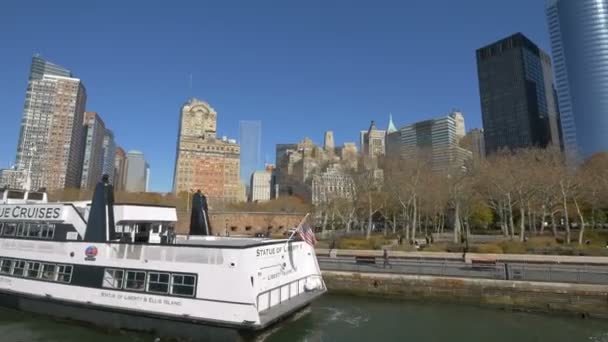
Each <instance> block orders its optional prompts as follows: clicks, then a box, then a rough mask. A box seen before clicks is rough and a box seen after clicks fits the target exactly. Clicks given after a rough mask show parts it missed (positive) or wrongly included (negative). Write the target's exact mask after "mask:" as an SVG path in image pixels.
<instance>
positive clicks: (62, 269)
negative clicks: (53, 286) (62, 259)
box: [57, 265, 72, 283]
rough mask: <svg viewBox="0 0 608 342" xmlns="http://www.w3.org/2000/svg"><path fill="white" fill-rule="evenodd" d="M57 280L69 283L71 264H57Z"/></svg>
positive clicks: (70, 279)
mask: <svg viewBox="0 0 608 342" xmlns="http://www.w3.org/2000/svg"><path fill="white" fill-rule="evenodd" d="M57 281H59V282H62V283H69V282H70V281H72V266H68V265H59V266H57Z"/></svg>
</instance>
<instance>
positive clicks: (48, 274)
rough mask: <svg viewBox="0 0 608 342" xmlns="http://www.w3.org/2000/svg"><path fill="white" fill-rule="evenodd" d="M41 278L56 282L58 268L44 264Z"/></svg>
mask: <svg viewBox="0 0 608 342" xmlns="http://www.w3.org/2000/svg"><path fill="white" fill-rule="evenodd" d="M41 278H42V279H44V280H56V278H57V266H56V265H52V264H43V265H42V276H41Z"/></svg>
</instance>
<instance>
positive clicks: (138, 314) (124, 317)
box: [0, 290, 310, 342]
mask: <svg viewBox="0 0 608 342" xmlns="http://www.w3.org/2000/svg"><path fill="white" fill-rule="evenodd" d="M309 304H310V303H305V304H303V305H302V306H299V307H294V308H292V310H291V312H290V313H289V314H288V315H285V316H284V317H282V318H281V319H280V320H277V321H275V322H273V323H272V324H271V325H268V326H265V327H264V328H263V329H262V328H260V327H254V326H252V327H251V328H250V329H244V328H243V327H236V326H234V327H233V326H221V325H216V324H213V323H210V322H204V321H199V320H194V319H191V318H188V317H180V318H176V317H167V316H162V315H157V314H153V313H148V312H143V311H137V310H124V309H117V308H110V307H102V306H98V305H93V304H87V303H76V302H69V301H64V300H58V299H55V298H52V297H46V296H45V297H42V296H31V295H27V294H23V293H18V292H13V291H5V290H0V307H4V308H8V309H12V310H17V311H22V312H27V313H33V314H39V315H44V316H49V317H52V318H55V319H61V320H69V321H75V322H79V323H84V324H90V325H93V326H96V327H100V328H109V329H112V330H128V331H134V332H140V333H146V334H151V335H153V336H154V337H168V338H183V339H187V340H188V341H218V342H219V341H254V340H256V339H257V338H258V337H259V336H267V333H268V332H269V331H271V330H272V329H269V328H271V327H273V326H276V325H277V323H279V322H280V321H284V320H289V319H290V318H293V317H296V316H297V314H298V313H299V312H302V311H303V310H304V309H306V308H307V307H308V305H309Z"/></svg>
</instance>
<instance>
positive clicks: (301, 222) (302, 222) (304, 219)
mask: <svg viewBox="0 0 608 342" xmlns="http://www.w3.org/2000/svg"><path fill="white" fill-rule="evenodd" d="M308 215H310V213H306V216H304V218H303V219H302V221H300V224H298V228H296V230H294V231H293V233H291V235H290V236H289V238H288V239H287V241H288V242H289V241H290V240H291V238H293V236H294V235H295V234H296V233H297V232H298V231H299V230H300V229H302V225H303V224H304V221H306V219H307V218H308Z"/></svg>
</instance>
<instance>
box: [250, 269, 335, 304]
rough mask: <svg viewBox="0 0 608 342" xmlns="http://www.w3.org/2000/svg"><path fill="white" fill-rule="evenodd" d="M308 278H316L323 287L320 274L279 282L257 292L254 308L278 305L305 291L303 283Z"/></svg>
mask: <svg viewBox="0 0 608 342" xmlns="http://www.w3.org/2000/svg"><path fill="white" fill-rule="evenodd" d="M309 279H316V280H318V281H320V282H321V284H323V285H322V286H323V287H325V283H324V282H323V277H322V276H321V275H320V274H310V275H307V276H305V277H302V278H299V279H296V280H292V281H290V282H288V283H285V284H281V285H279V286H276V287H273V288H271V289H268V290H266V291H263V292H260V293H259V294H258V296H257V298H256V308H257V309H258V312H263V311H266V310H268V309H270V308H272V307H273V306H276V305H279V304H281V303H283V302H286V301H288V300H290V299H292V298H294V297H297V296H299V295H301V294H303V293H305V292H306V291H307V290H306V288H305V284H306V281H307V280H309Z"/></svg>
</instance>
